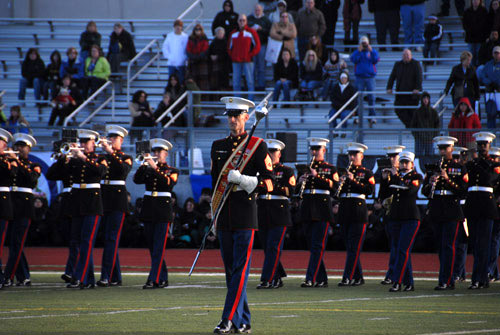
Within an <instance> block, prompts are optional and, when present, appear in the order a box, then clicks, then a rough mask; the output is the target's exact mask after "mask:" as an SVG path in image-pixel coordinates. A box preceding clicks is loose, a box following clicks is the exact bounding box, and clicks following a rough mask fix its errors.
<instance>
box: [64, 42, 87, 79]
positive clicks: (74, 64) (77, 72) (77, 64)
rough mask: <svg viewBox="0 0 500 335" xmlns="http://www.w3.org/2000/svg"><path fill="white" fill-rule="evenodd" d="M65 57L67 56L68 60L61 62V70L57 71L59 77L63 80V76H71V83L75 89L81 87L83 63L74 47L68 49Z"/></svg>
mask: <svg viewBox="0 0 500 335" xmlns="http://www.w3.org/2000/svg"><path fill="white" fill-rule="evenodd" d="M66 56H68V59H67V60H66V61H62V63H61V68H60V69H59V77H60V78H64V76H66V75H67V74H69V75H70V76H71V83H72V84H73V85H75V86H77V87H81V84H80V81H81V80H82V78H83V74H84V70H85V69H84V68H85V65H84V63H85V62H84V61H82V60H81V59H80V58H79V57H78V51H76V48H74V47H69V48H68V50H67V51H66Z"/></svg>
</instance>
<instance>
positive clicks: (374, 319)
mask: <svg viewBox="0 0 500 335" xmlns="http://www.w3.org/2000/svg"><path fill="white" fill-rule="evenodd" d="M390 319H391V318H372V319H368V321H383V320H390Z"/></svg>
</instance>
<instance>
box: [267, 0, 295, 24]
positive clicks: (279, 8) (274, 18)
mask: <svg viewBox="0 0 500 335" xmlns="http://www.w3.org/2000/svg"><path fill="white" fill-rule="evenodd" d="M286 9H287V5H286V1H285V0H279V1H278V4H277V5H276V10H275V11H274V12H272V13H271V14H269V20H270V21H271V23H278V22H280V20H281V13H283V12H286V11H287V10H286ZM288 22H290V23H294V21H293V17H292V15H290V16H289V17H288Z"/></svg>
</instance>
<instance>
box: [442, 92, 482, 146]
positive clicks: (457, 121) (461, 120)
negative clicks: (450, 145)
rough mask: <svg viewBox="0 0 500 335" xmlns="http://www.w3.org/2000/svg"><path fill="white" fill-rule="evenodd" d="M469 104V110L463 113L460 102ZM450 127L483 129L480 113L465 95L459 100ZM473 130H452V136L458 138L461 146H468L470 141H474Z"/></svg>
mask: <svg viewBox="0 0 500 335" xmlns="http://www.w3.org/2000/svg"><path fill="white" fill-rule="evenodd" d="M462 103H464V104H466V105H467V111H466V112H465V113H464V114H462V112H461V111H460V104H462ZM448 129H481V121H479V117H478V115H477V114H476V113H475V112H474V109H473V108H472V106H471V104H470V101H469V99H468V98H466V97H464V98H461V99H460V100H459V101H458V104H457V107H456V108H455V112H454V113H453V115H452V116H451V120H450V123H449V124H448ZM472 134H473V132H470V131H468V132H451V131H450V136H453V137H456V138H458V143H459V145H460V146H465V147H466V146H467V144H468V143H471V142H474V139H473V137H472Z"/></svg>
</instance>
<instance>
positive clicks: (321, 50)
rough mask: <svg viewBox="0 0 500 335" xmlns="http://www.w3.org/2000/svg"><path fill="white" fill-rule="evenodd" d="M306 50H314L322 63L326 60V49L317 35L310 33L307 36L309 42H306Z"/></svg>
mask: <svg viewBox="0 0 500 335" xmlns="http://www.w3.org/2000/svg"><path fill="white" fill-rule="evenodd" d="M307 50H312V51H314V52H315V53H316V56H318V59H319V61H320V62H321V64H322V65H323V64H325V62H326V61H327V60H328V52H327V51H326V48H325V46H324V45H323V43H321V39H320V38H319V36H317V35H312V36H311V37H310V38H309V43H307Z"/></svg>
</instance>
